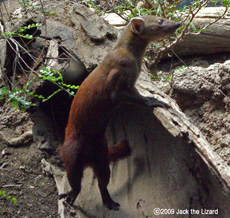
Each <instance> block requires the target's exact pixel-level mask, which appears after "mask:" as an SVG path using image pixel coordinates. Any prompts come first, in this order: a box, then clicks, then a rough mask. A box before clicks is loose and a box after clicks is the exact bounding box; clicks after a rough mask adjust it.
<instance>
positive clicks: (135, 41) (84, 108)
mask: <svg viewBox="0 0 230 218" xmlns="http://www.w3.org/2000/svg"><path fill="white" fill-rule="evenodd" d="M178 27H179V24H178V23H176V22H174V21H169V20H165V19H161V18H158V17H155V16H144V17H141V18H134V19H132V20H131V22H130V24H129V25H127V27H126V29H125V30H124V32H123V34H122V36H121V37H120V39H119V40H118V43H117V45H116V46H115V47H114V49H113V50H112V51H111V52H110V53H108V54H107V56H106V57H105V58H104V60H103V61H102V63H101V64H100V65H99V66H98V67H97V68H96V69H95V70H94V71H93V72H92V73H91V74H90V75H89V76H88V77H87V78H86V79H85V81H84V82H83V83H82V85H81V86H80V88H79V90H78V91H77V94H76V95H75V97H74V100H73V102H72V106H71V110H70V114H69V120H68V125H67V127H66V133H65V141H64V144H63V146H62V148H61V157H62V160H63V162H64V164H65V167H66V172H67V176H68V180H69V183H70V185H71V187H72V191H71V192H69V193H68V194H66V195H64V196H66V197H67V202H68V203H70V204H73V203H74V201H75V199H76V197H77V196H78V194H79V192H80V190H81V179H82V176H83V169H84V167H85V166H91V167H92V168H93V170H94V172H95V175H96V176H97V179H98V185H99V189H100V192H101V196H102V201H103V204H104V205H105V206H106V207H107V208H108V209H114V210H117V209H118V208H119V206H120V205H119V204H118V203H116V202H114V201H113V200H112V198H111V197H110V195H109V192H108V190H107V185H108V183H109V178H110V169H109V162H110V161H117V160H118V159H121V158H124V157H127V156H128V155H129V154H130V152H131V149H130V147H129V143H128V141H127V140H126V139H125V140H124V141H122V142H120V143H118V144H117V145H115V146H114V147H112V148H108V146H107V142H106V139H105V131H106V127H107V125H108V122H109V120H110V117H111V115H112V112H113V111H114V108H115V107H117V106H119V105H120V104H121V103H129V104H136V105H139V106H144V107H152V108H153V107H167V105H166V104H165V103H164V102H161V101H158V100H157V99H155V98H153V97H144V96H141V95H140V94H139V93H138V91H137V90H136V89H135V82H136V80H137V78H138V76H139V73H140V70H141V65H142V60H143V56H144V53H145V50H146V47H147V45H148V44H149V43H150V42H151V41H154V40H157V39H160V38H162V37H164V36H165V35H168V34H172V33H173V32H174V31H175V30H176V28H178Z"/></svg>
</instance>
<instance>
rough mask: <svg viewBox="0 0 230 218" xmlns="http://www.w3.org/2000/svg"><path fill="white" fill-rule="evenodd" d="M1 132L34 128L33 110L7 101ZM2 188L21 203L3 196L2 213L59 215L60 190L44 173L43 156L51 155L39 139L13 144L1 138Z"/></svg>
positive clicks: (26, 217)
mask: <svg viewBox="0 0 230 218" xmlns="http://www.w3.org/2000/svg"><path fill="white" fill-rule="evenodd" d="M0 114H1V117H0V120H1V121H0V123H1V125H0V126H1V134H2V135H3V134H4V135H5V137H6V138H8V137H17V136H18V135H21V133H23V132H24V131H26V130H28V129H30V128H32V125H33V122H32V121H31V118H30V114H29V113H27V112H20V111H19V110H15V109H14V108H12V106H11V105H10V104H5V105H3V107H1V109H0ZM0 151H1V160H0V174H1V180H0V190H2V191H4V192H5V193H6V195H7V197H9V196H12V197H14V198H16V200H17V203H14V202H12V201H10V200H7V198H6V197H4V196H3V195H1V196H0V217H4V218H8V217H9V218H16V217H18V218H19V217H24V218H32V217H34V218H36V217H44V218H45V217H58V214H57V190H56V185H55V183H54V180H53V178H52V177H51V176H50V175H46V174H44V173H43V170H42V166H41V160H42V159H43V158H45V159H49V157H50V155H49V154H48V153H47V152H44V151H41V150H40V149H39V148H38V145H37V144H36V143H35V142H31V143H29V144H25V145H22V146H19V147H11V146H9V145H7V142H6V141H5V140H3V139H0Z"/></svg>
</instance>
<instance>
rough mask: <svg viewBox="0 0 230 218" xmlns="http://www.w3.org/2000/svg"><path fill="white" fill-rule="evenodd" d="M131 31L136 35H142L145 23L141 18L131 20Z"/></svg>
mask: <svg viewBox="0 0 230 218" xmlns="http://www.w3.org/2000/svg"><path fill="white" fill-rule="evenodd" d="M130 22H131V29H132V31H133V32H134V33H136V34H140V33H141V32H142V31H143V30H144V23H145V21H144V20H143V19H142V18H140V17H134V18H132V19H131V21H130Z"/></svg>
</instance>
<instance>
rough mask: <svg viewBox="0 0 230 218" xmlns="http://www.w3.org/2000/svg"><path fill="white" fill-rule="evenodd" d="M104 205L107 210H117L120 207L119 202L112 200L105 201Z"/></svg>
mask: <svg viewBox="0 0 230 218" xmlns="http://www.w3.org/2000/svg"><path fill="white" fill-rule="evenodd" d="M104 206H105V207H106V208H107V209H108V210H119V208H120V204H119V203H116V202H114V201H112V202H109V203H108V202H107V203H104Z"/></svg>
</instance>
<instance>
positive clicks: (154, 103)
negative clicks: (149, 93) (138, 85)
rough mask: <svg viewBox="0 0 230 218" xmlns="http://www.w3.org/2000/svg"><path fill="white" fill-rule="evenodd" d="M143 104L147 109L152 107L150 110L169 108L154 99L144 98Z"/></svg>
mask: <svg viewBox="0 0 230 218" xmlns="http://www.w3.org/2000/svg"><path fill="white" fill-rule="evenodd" d="M145 103H146V105H147V106H148V107H152V108H155V107H164V108H170V106H169V105H168V104H167V103H165V102H163V101H159V100H157V99H156V98H154V97H146V100H145Z"/></svg>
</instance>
